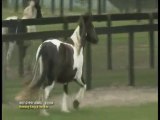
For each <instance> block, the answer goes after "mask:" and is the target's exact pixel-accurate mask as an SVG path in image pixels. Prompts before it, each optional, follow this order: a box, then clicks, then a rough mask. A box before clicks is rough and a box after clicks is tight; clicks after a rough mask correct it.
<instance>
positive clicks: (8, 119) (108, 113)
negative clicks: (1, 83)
mask: <svg viewBox="0 0 160 120" xmlns="http://www.w3.org/2000/svg"><path fill="white" fill-rule="evenodd" d="M2 107H3V112H2V119H3V120H22V119H23V120H28V119H29V120H43V119H46V117H43V116H40V115H39V111H38V110H19V109H16V108H11V107H8V106H5V105H3V106H2ZM49 112H50V116H49V117H47V119H48V120H50V119H55V120H64V119H65V120H75V119H76V120H97V119H99V120H158V104H157V103H148V104H142V105H139V106H121V107H115V106H109V107H101V108H96V109H95V108H83V109H80V110H78V111H75V110H72V112H71V113H69V114H66V113H62V112H61V111H60V110H59V109H52V110H49ZM24 116H25V117H24Z"/></svg>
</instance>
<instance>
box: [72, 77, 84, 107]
mask: <svg viewBox="0 0 160 120" xmlns="http://www.w3.org/2000/svg"><path fill="white" fill-rule="evenodd" d="M76 82H77V83H78V84H79V85H80V86H81V88H80V90H79V91H78V93H77V95H76V97H75V100H74V101H73V107H74V108H75V109H77V108H78V107H79V104H80V102H81V100H82V99H83V97H84V93H85V91H86V83H85V82H84V80H83V78H82V79H79V80H77V81H76Z"/></svg>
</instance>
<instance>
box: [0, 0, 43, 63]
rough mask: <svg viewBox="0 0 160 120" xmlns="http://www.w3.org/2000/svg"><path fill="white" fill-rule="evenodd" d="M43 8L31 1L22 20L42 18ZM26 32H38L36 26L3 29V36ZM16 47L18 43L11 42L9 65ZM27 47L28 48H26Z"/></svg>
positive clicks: (14, 18) (8, 56)
mask: <svg viewBox="0 0 160 120" xmlns="http://www.w3.org/2000/svg"><path fill="white" fill-rule="evenodd" d="M41 17H42V14H41V8H40V5H39V3H38V2H37V1H35V0H30V1H29V5H28V6H27V7H26V8H25V9H24V12H23V17H22V18H21V19H35V18H41ZM18 19H19V18H18V17H17V16H11V17H7V18H6V19H5V20H18ZM25 32H36V27H35V26H24V25H21V26H19V25H18V26H13V27H9V28H6V27H3V28H2V34H8V33H25ZM15 45H16V42H15V41H13V42H9V44H8V50H7V55H6V59H7V65H8V63H9V60H10V57H11V54H12V52H13V50H14V47H15ZM26 47H27V46H26Z"/></svg>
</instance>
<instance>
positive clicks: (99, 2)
mask: <svg viewBox="0 0 160 120" xmlns="http://www.w3.org/2000/svg"><path fill="white" fill-rule="evenodd" d="M101 2H102V1H101V0H98V4H97V5H98V14H101V12H102V9H101Z"/></svg>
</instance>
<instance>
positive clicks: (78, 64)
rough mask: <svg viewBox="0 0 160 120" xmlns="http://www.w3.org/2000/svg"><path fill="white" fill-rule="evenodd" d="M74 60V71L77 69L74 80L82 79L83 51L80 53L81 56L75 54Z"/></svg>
mask: <svg viewBox="0 0 160 120" xmlns="http://www.w3.org/2000/svg"><path fill="white" fill-rule="evenodd" d="M73 59H74V62H73V69H77V71H76V73H75V76H74V79H81V76H82V68H83V49H82V50H81V51H80V53H79V54H77V53H74V55H73Z"/></svg>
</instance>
